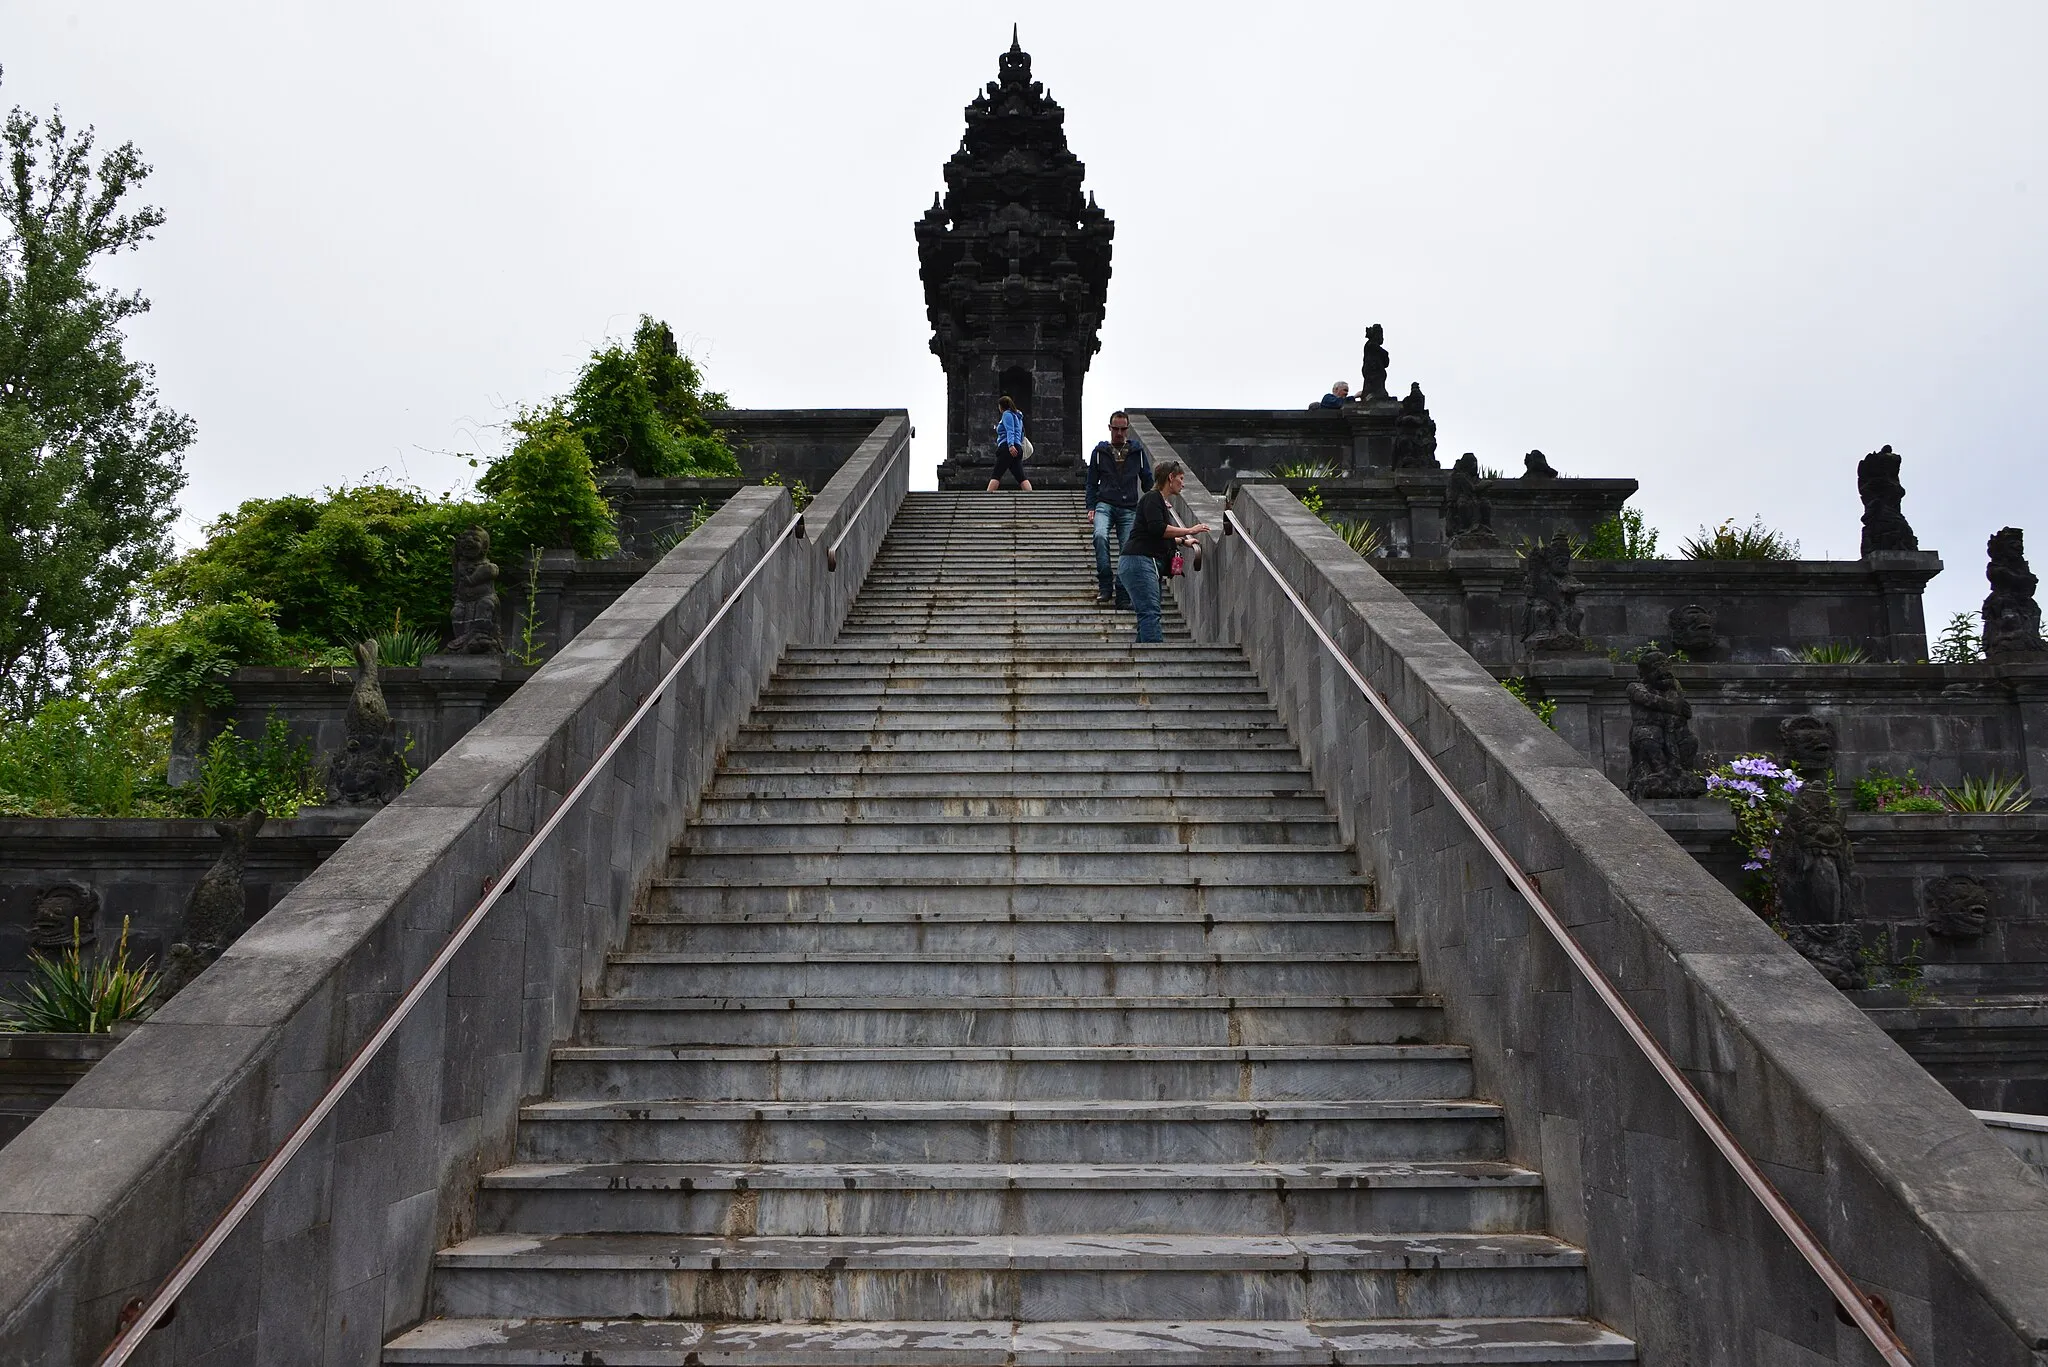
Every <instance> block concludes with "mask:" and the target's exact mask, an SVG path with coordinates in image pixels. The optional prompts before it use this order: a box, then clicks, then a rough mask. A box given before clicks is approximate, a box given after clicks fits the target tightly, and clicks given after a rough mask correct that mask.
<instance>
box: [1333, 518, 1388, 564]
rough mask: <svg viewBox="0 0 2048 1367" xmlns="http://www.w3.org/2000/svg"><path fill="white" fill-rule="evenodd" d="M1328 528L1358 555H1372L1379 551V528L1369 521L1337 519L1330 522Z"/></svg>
mask: <svg viewBox="0 0 2048 1367" xmlns="http://www.w3.org/2000/svg"><path fill="white" fill-rule="evenodd" d="M1330 530H1331V531H1333V532H1335V533H1336V534H1337V535H1338V537H1339V538H1341V539H1342V540H1343V542H1344V544H1345V545H1347V546H1349V547H1350V548H1351V549H1352V550H1354V551H1357V552H1358V553H1359V554H1360V555H1364V556H1374V555H1378V554H1379V553H1380V529H1379V528H1377V527H1375V526H1373V525H1372V523H1370V522H1341V521H1337V522H1332V523H1330Z"/></svg>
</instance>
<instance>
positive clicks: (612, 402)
mask: <svg viewBox="0 0 2048 1367" xmlns="http://www.w3.org/2000/svg"><path fill="white" fill-rule="evenodd" d="M724 405H725V396H724V395H723V394H714V393H707V392H705V390H704V378H703V375H702V374H701V373H700V372H699V371H698V369H697V365H696V363H695V362H694V361H692V360H691V359H690V358H689V357H687V356H685V355H683V354H682V353H681V351H680V350H679V349H678V348H677V346H676V342H675V334H674V333H672V332H671V331H669V327H668V324H666V323H661V322H657V321H656V320H654V319H653V318H651V317H649V316H647V315H646V314H642V315H641V316H640V326H639V327H638V328H637V329H636V330H635V331H634V333H633V345H632V347H631V348H630V349H628V348H626V347H623V346H620V345H618V344H617V343H613V344H612V345H610V346H607V347H602V348H600V349H599V350H598V351H596V352H594V353H593V354H592V355H591V358H590V362H589V364H587V365H586V366H584V368H583V373H582V374H581V375H579V376H578V377H577V379H576V387H575V388H574V389H572V390H571V391H570V392H569V396H568V399H567V403H566V416H567V419H568V421H569V423H570V425H571V426H573V427H574V428H575V430H576V432H577V434H578V435H579V436H580V437H582V439H583V442H584V445H585V447H586V449H587V450H588V452H589V454H590V457H591V459H592V460H594V461H595V462H596V463H598V464H599V465H601V466H604V467H607V468H609V467H613V466H617V467H621V468H625V469H630V470H631V471H632V472H633V473H634V474H636V475H643V476H649V477H656V478H668V479H672V478H679V477H685V476H698V477H702V476H717V475H726V476H736V475H738V474H739V473H740V467H739V461H738V460H737V459H735V458H734V456H733V453H732V448H731V447H730V446H728V445H727V444H726V441H725V438H724V436H723V435H722V434H720V433H718V432H716V431H714V430H713V429H712V427H711V423H710V420H709V417H708V414H709V413H710V411H711V410H712V409H715V408H722V407H724Z"/></svg>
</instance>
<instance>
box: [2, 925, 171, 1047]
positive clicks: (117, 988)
mask: <svg viewBox="0 0 2048 1367" xmlns="http://www.w3.org/2000/svg"><path fill="white" fill-rule="evenodd" d="M149 963H150V961H149V960H147V959H145V960H143V961H142V962H141V963H140V964H137V965H134V966H133V967H131V966H130V965H129V963H128V918H127V917H125V916H124V917H122V918H121V947H120V950H119V952H118V953H116V954H115V955H114V957H113V958H111V959H107V958H94V959H92V960H90V961H87V960H86V959H85V957H84V955H83V953H82V952H81V948H80V944H79V927H78V922H77V921H73V922H72V923H71V948H69V949H67V950H65V951H64V952H63V953H62V954H60V955H58V956H57V957H56V958H54V959H52V958H49V957H47V956H45V955H42V954H38V953H35V952H33V951H32V952H30V954H29V956H28V973H29V976H28V981H27V982H26V983H25V984H23V986H22V995H21V996H20V998H18V999H16V1000H13V1001H9V1002H7V1003H6V1005H7V1007H8V1009H9V1010H10V1012H11V1018H10V1019H9V1020H8V1021H7V1022H6V1028H8V1029H10V1030H34V1031H43V1032H48V1033H52V1034H66V1035H104V1034H106V1033H108V1032H109V1031H111V1030H112V1029H113V1028H114V1027H115V1026H116V1025H119V1024H120V1023H121V1022H123V1021H132V1020H139V1019H141V1018H142V1016H143V1015H144V1014H145V1013H147V1011H148V1010H149V998H150V994H151V993H153V992H155V991H156V989H157V984H158V982H159V981H161V975H160V974H156V973H152V972H150V969H149Z"/></svg>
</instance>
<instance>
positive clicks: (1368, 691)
mask: <svg viewBox="0 0 2048 1367" xmlns="http://www.w3.org/2000/svg"><path fill="white" fill-rule="evenodd" d="M1223 517H1224V524H1225V526H1226V528H1229V529H1233V530H1235V532H1236V533H1237V536H1238V539H1240V540H1241V541H1243V542H1244V544H1245V548H1246V549H1248V550H1249V551H1251V553H1252V555H1253V556H1255V557H1256V558H1257V559H1258V562H1259V564H1260V565H1262V566H1264V567H1265V571H1266V573H1267V574H1269V575H1271V576H1272V577H1273V582H1274V583H1275V584H1278V585H1279V586H1280V591H1281V592H1282V593H1284V594H1286V595H1287V600H1288V601H1289V602H1291V603H1293V604H1294V610H1295V611H1296V612H1298V613H1300V614H1301V618H1302V620H1303V621H1305V622H1307V623H1308V625H1309V629H1310V630H1311V631H1313V632H1315V634H1316V638H1317V639H1318V640H1320V641H1321V642H1322V643H1323V646H1324V648H1325V649H1327V650H1328V651H1329V652H1330V654H1331V655H1332V656H1334V657H1335V658H1336V660H1337V663H1338V665H1339V666H1341V667H1342V668H1343V670H1344V672H1345V673H1346V674H1347V675H1349V676H1350V678H1351V682H1352V684H1353V685H1354V686H1355V687H1356V688H1357V689H1358V691H1359V692H1360V693H1362V694H1364V695H1365V699H1366V701H1367V702H1369V703H1371V704H1372V707H1373V710H1374V711H1375V712H1377V713H1379V716H1380V720H1381V721H1383V722H1385V723H1386V724H1387V726H1388V728H1389V729H1391V730H1392V731H1393V733H1394V735H1396V736H1398V737H1399V738H1400V741H1401V744H1402V746H1403V748H1405V749H1406V750H1407V751H1408V756H1409V758H1410V759H1412V760H1414V761H1415V763H1416V764H1417V765H1418V766H1420V767H1421V769H1422V771H1423V772H1424V773H1426V774H1428V775H1429V778H1430V781H1431V782H1432V783H1434V784H1435V785H1436V789H1437V791H1438V792H1439V793H1441V794H1443V796H1444V799H1445V800H1446V801H1447V802H1449V803H1450V805H1451V809H1452V810H1453V811H1455V812H1457V814H1458V816H1459V817H1460V818H1461V819H1462V820H1463V821H1464V823H1465V825H1466V827H1467V828H1469V829H1470V830H1471V832H1472V834H1473V835H1474V836H1475V837H1477V838H1478V840H1479V843H1480V844H1481V845H1483V846H1484V847H1485V848H1486V852H1487V853H1488V854H1489V855H1491V856H1493V862H1494V863H1495V864H1498V865H1499V866H1500V871H1501V873H1502V874H1503V875H1505V876H1506V878H1507V880H1508V882H1509V883H1510V884H1512V885H1513V886H1514V889H1515V891H1516V892H1518V893H1520V894H1521V895H1522V897H1523V899H1524V900H1525V901H1527V902H1528V904H1529V908H1530V910H1532V911H1534V912H1535V913H1536V919H1537V920H1539V921H1541V922H1542V923H1543V928H1544V929H1545V930H1547V931H1549V932H1550V937H1551V938H1552V939H1553V940H1555V941H1556V942H1557V946H1558V948H1559V949H1561V950H1563V951H1564V956H1565V957H1566V958H1567V959H1569V960H1570V961H1571V964H1572V967H1573V968H1575V969H1577V970H1578V972H1579V976H1580V977H1582V978H1584V979H1585V980H1586V983H1587V985H1588V986H1590V987H1591V988H1592V989H1593V995H1594V996H1596V997H1598V998H1599V999H1600V1003H1601V1005H1603V1006H1605V1007H1606V1008H1607V1010H1608V1012H1609V1014H1611V1015H1612V1016H1613V1017H1614V1019H1615V1020H1616V1021H1617V1022H1619V1023H1620V1025H1621V1028H1622V1031H1623V1033H1625V1034H1626V1035H1627V1036H1628V1037H1629V1039H1630V1040H1632V1041H1633V1042H1634V1043H1635V1046H1636V1047H1637V1048H1638V1049H1640V1050H1641V1051H1642V1053H1643V1057H1645V1058H1646V1059H1648V1060H1649V1062H1650V1066H1651V1067H1652V1068H1654V1069H1656V1070H1657V1076H1659V1077H1661V1078H1663V1079H1664V1082H1665V1085H1666V1086H1668V1087H1670V1088H1671V1090H1672V1091H1673V1092H1674V1093H1675V1094H1676V1095H1677V1097H1678V1100H1679V1104H1681V1105H1682V1106H1684V1107H1685V1109H1686V1111H1687V1112H1688V1113H1689V1114H1690V1115H1691V1116H1692V1118H1693V1119H1694V1120H1695V1121H1697V1122H1698V1123H1699V1126H1700V1128H1701V1129H1702V1130H1705V1131H1706V1133H1707V1138H1708V1139H1709V1140H1711V1141H1712V1142H1713V1145H1714V1147H1715V1148H1716V1149H1718V1150H1720V1152H1721V1156H1722V1157H1723V1158H1725V1159H1727V1160H1728V1164H1729V1166H1730V1167H1732V1168H1734V1169H1735V1173H1736V1175H1737V1176H1738V1177H1740V1178H1741V1179H1742V1182H1743V1185H1744V1186H1746V1187H1748V1188H1749V1189H1750V1191H1751V1192H1752V1193H1753V1194H1754V1195H1755V1196H1756V1199H1757V1200H1758V1201H1759V1202H1761V1203H1762V1205H1763V1208H1764V1210H1765V1211H1766V1212H1768V1213H1769V1215H1770V1217H1771V1219H1772V1220H1773V1221H1775V1222H1776V1223H1777V1226H1778V1228H1779V1229H1781V1230H1783V1231H1784V1232H1785V1237H1786V1238H1788V1239H1790V1240H1791V1241H1792V1246H1793V1247H1794V1248H1796V1249H1798V1250H1799V1254H1800V1256H1801V1257H1803V1258H1805V1259H1806V1262H1807V1265H1808V1266H1809V1267H1811V1268H1812V1269H1813V1270H1814V1271H1815V1272H1816V1273H1818V1274H1819V1276H1820V1279H1821V1281H1822V1282H1823V1283H1825V1284H1826V1286H1827V1288H1828V1291H1829V1293H1830V1294H1832V1295H1833V1296H1834V1298H1835V1301H1836V1303H1837V1304H1838V1305H1839V1306H1840V1307H1841V1309H1842V1310H1843V1312H1844V1313H1846V1314H1847V1316H1848V1317H1849V1319H1850V1320H1851V1321H1852V1322H1853V1323H1854V1324H1855V1326H1856V1327H1857V1328H1858V1329H1861V1330H1862V1331H1863V1336H1864V1337H1865V1338H1867V1339H1869V1340H1870V1345H1871V1347H1873V1348H1875V1349H1877V1351H1878V1353H1879V1355H1880V1356H1882V1357H1883V1358H1884V1360H1885V1361H1886V1362H1887V1363H1890V1364H1892V1365H1893V1367H1913V1359H1912V1357H1911V1356H1910V1355H1909V1354H1908V1353H1907V1351H1906V1345H1905V1343H1904V1342H1903V1341H1901V1340H1900V1338H1899V1336H1898V1332H1897V1330H1895V1329H1894V1328H1893V1327H1892V1326H1891V1325H1890V1324H1888V1323H1887V1322H1886V1321H1885V1319H1884V1318H1881V1317H1880V1315H1879V1312H1878V1310H1877V1308H1876V1305H1878V1304H1882V1301H1877V1302H1876V1304H1873V1298H1872V1297H1870V1296H1868V1295H1867V1294H1866V1293H1865V1292H1863V1291H1862V1290H1861V1289H1860V1288H1859V1287H1858V1286H1857V1285H1856V1283H1855V1282H1854V1281H1853V1280H1851V1279H1850V1277H1849V1274H1848V1272H1847V1271H1846V1270H1845V1269H1844V1268H1843V1267H1842V1265H1841V1264H1840V1263H1838V1262H1836V1261H1835V1257H1834V1255H1833V1254H1832V1253H1830V1252H1828V1250H1827V1248H1826V1246H1825V1245H1823V1244H1822V1243H1821V1242H1820V1240H1819V1238H1817V1237H1816V1236H1815V1235H1814V1233H1813V1231H1812V1230H1811V1229H1809V1228H1808V1227H1807V1224H1806V1221H1804V1220H1803V1219H1801V1218H1800V1217H1799V1212H1798V1211H1796V1210H1794V1209H1792V1207H1791V1206H1790V1205H1788V1204H1786V1202H1785V1198H1784V1197H1783V1196H1781V1195H1779V1193H1778V1189H1777V1187H1776V1186H1774V1185H1773V1184H1772V1182H1771V1179H1770V1178H1769V1177H1767V1176H1765V1175H1764V1172H1763V1169H1761V1168H1759V1167H1758V1166H1757V1164H1756V1160H1755V1159H1753V1158H1751V1157H1750V1156H1749V1154H1748V1153H1747V1152H1746V1151H1745V1150H1744V1149H1743V1147H1742V1142H1741V1141H1740V1140H1738V1139H1737V1138H1736V1137H1735V1134H1734V1132H1733V1131H1731V1130H1730V1129H1729V1128H1728V1126H1727V1124H1726V1123H1724V1122H1723V1121H1722V1119H1721V1117H1720V1116H1718V1115H1716V1114H1715V1113H1714V1111H1713V1108H1712V1107H1710V1106H1708V1105H1707V1101H1706V1098H1705V1097H1703V1096H1701V1095H1700V1093H1699V1089H1698V1088H1696V1087H1694V1086H1693V1085H1692V1082H1691V1080H1690V1079H1688V1078H1687V1077H1686V1076H1685V1074H1683V1073H1681V1072H1680V1071H1679V1070H1678V1065H1677V1063H1675V1062H1674V1061H1673V1060H1672V1058H1671V1055H1669V1054H1668V1053H1666V1052H1665V1051H1664V1046H1663V1045H1662V1044H1660V1043H1658V1042H1657V1038H1656V1036H1654V1035H1652V1034H1651V1033H1650V1031H1649V1027H1648V1026H1646V1025H1644V1024H1643V1021H1642V1017H1640V1016H1638V1015H1637V1014H1636V1013H1635V1008H1633V1007H1631V1006H1630V1005H1629V1004H1628V1002H1627V1001H1626V1000H1624V999H1623V998H1622V995H1621V993H1620V991H1619V990H1618V989H1617V988H1616V987H1615V986H1614V983H1613V982H1612V981H1611V980H1610V979H1609V978H1608V977H1607V975H1606V974H1605V973H1603V972H1601V971H1600V967H1599V965H1597V964H1595V963H1594V962H1593V960H1592V959H1591V957H1589V956H1588V955H1587V953H1586V951H1585V949H1584V948H1583V947H1581V946H1580V944H1579V942H1578V940H1577V938H1576V937H1574V936H1573V935H1572V933H1571V931H1570V930H1568V929H1566V927H1565V924H1564V922H1563V921H1562V920H1561V919H1559V917H1558V915H1557V913H1556V912H1555V911H1553V910H1552V909H1551V906H1550V903H1549V902H1547V901H1546V900H1544V897H1543V893H1542V892H1541V890H1539V889H1538V888H1537V886H1536V884H1535V882H1534V881H1533V880H1532V879H1530V877H1529V875H1528V874H1526V873H1524V872H1523V871H1522V867H1521V865H1519V864H1517V863H1516V862H1515V859H1514V856H1513V855H1511V854H1509V853H1508V852H1507V850H1506V848H1505V847H1504V846H1502V845H1501V843H1500V841H1498V840H1497V839H1495V838H1494V835H1493V832H1492V831H1491V830H1489V829H1487V826H1486V823H1485V822H1483V821H1481V820H1480V819H1479V814H1478V813H1477V812H1474V811H1473V810H1472V808H1471V807H1469V806H1468V805H1466V802H1465V799H1464V798H1463V797H1462V796H1460V795H1459V793H1458V791H1457V789H1456V788H1454V787H1453V786H1452V784H1451V781H1450V778H1449V777H1448V776H1447V775H1446V774H1445V773H1444V771H1443V770H1442V769H1440V768H1439V767H1437V763H1436V760H1435V759H1434V758H1432V757H1431V755H1430V753H1429V752H1428V751H1427V750H1425V749H1424V748H1423V747H1422V743H1421V742H1420V741H1418V740H1416V739H1415V735H1414V733H1413V732H1411V731H1410V730H1409V729H1408V727H1407V725H1406V724H1405V723H1404V722H1402V721H1401V719H1400V718H1399V717H1397V716H1395V715H1394V709H1393V707H1392V706H1391V705H1390V704H1389V703H1388V702H1387V700H1386V699H1385V698H1384V697H1382V696H1381V694H1380V692H1379V690H1378V689H1376V688H1374V687H1373V686H1372V685H1371V684H1370V683H1368V682H1367V681H1366V678H1365V676H1364V675H1363V674H1362V673H1360V672H1359V670H1358V667H1357V666H1356V665H1354V664H1353V663H1352V662H1351V657H1350V656H1349V655H1346V654H1345V653H1344V651H1343V650H1342V648H1340V647H1339V646H1338V644H1337V643H1336V641H1334V640H1333V639H1331V637H1330V633H1329V632H1327V631H1325V630H1323V624H1322V623H1321V622H1318V621H1317V620H1316V618H1315V614H1314V613H1312V612H1310V611H1309V610H1308V604H1306V603H1304V602H1302V601H1301V595H1300V594H1297V593H1296V592H1295V591H1294V586H1293V585H1291V584H1289V583H1288V582H1287V580H1286V579H1285V578H1283V577H1282V576H1281V574H1280V571H1279V570H1278V569H1276V568H1275V567H1274V565H1273V562H1272V561H1271V560H1268V559H1267V558H1266V553H1265V552H1264V551H1262V550H1260V549H1259V546H1258V543H1257V542H1256V541H1253V540H1252V538H1251V534H1250V533H1249V532H1247V531H1246V530H1245V525H1244V523H1243V522H1242V521H1241V520H1240V519H1239V518H1238V516H1237V514H1236V513H1235V512H1232V511H1231V510H1229V509H1227V508H1226V509H1225V510H1224V512H1223Z"/></svg>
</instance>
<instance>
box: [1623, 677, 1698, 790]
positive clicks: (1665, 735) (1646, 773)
mask: <svg viewBox="0 0 2048 1367" xmlns="http://www.w3.org/2000/svg"><path fill="white" fill-rule="evenodd" d="M1628 712H1629V731H1628V795H1629V796H1630V797H1634V798H1645V797H1698V796H1700V795H1701V794H1703V793H1705V792H1706V791H1707V781H1706V779H1705V778H1704V777H1702V776H1701V775H1700V774H1699V773H1697V772H1696V770H1697V769H1698V768H1699V758H1700V743H1699V739H1698V738H1697V737H1696V736H1694V735H1693V732H1692V704H1691V703H1690V702H1688V701H1687V700H1686V696H1685V690H1684V689H1683V688H1682V687H1680V686H1679V682H1678V677H1677V676H1676V675H1674V674H1673V673H1672V672H1671V661H1670V660H1669V659H1668V658H1666V656H1665V655H1664V653H1663V652H1662V651H1659V650H1645V651H1643V652H1642V653H1641V654H1640V655H1638V656H1637V657H1636V679H1635V682H1634V683H1631V684H1630V685H1629V686H1628Z"/></svg>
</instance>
